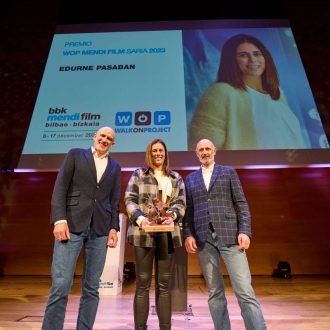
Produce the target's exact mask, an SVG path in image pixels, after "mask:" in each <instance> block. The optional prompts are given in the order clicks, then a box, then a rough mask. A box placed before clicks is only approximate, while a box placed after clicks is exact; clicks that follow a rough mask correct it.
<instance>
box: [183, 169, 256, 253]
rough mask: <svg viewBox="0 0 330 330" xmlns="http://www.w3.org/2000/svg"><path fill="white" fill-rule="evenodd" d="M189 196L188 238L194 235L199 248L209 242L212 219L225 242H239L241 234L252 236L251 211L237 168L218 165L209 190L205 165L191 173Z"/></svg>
mask: <svg viewBox="0 0 330 330" xmlns="http://www.w3.org/2000/svg"><path fill="white" fill-rule="evenodd" d="M186 195H187V209H186V213H185V217H184V237H185V238H186V237H188V236H194V237H195V239H196V242H197V246H198V248H200V249H201V248H203V246H204V244H205V241H206V238H207V234H208V231H209V223H210V222H212V225H213V227H214V230H215V232H216V233H217V236H218V238H219V239H220V241H221V243H223V244H226V245H230V244H237V237H238V234H239V233H244V234H246V235H248V236H251V216H250V211H249V207H248V204H247V201H246V198H245V196H244V192H243V189H242V185H241V182H240V180H239V177H238V175H237V173H236V170H235V169H234V168H232V167H229V166H222V165H218V164H214V169H213V173H212V177H211V181H210V186H209V189H208V190H206V187H205V184H204V179H203V174H202V169H201V168H200V169H199V170H197V171H195V172H192V173H190V174H188V175H187V178H186Z"/></svg>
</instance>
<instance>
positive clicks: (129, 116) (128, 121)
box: [115, 110, 171, 126]
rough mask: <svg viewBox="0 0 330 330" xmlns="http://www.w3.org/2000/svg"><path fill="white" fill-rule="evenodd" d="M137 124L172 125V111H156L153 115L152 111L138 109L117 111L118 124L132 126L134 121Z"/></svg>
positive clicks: (116, 121)
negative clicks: (135, 110)
mask: <svg viewBox="0 0 330 330" xmlns="http://www.w3.org/2000/svg"><path fill="white" fill-rule="evenodd" d="M133 118H134V125H136V126H149V125H151V124H152V123H153V124H154V125H170V124H171V112H170V111H167V110H161V111H155V112H154V113H153V116H152V112H151V111H137V112H135V113H133V112H126V111H125V112H117V113H116V120H115V125H116V126H131V125H132V123H133Z"/></svg>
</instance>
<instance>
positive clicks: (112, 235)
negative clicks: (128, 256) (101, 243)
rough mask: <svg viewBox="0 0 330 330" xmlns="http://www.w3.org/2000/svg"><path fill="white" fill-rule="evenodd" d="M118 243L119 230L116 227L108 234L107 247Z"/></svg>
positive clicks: (113, 246) (112, 246)
mask: <svg viewBox="0 0 330 330" xmlns="http://www.w3.org/2000/svg"><path fill="white" fill-rule="evenodd" d="M117 243H118V236H117V231H116V230H115V229H111V230H110V232H109V236H108V243H107V247H109V248H115V247H116V246H117Z"/></svg>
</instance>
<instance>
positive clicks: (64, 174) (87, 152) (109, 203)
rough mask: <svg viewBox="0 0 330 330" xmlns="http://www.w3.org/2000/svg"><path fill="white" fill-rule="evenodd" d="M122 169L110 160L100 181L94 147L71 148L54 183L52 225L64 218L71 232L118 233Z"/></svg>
mask: <svg viewBox="0 0 330 330" xmlns="http://www.w3.org/2000/svg"><path fill="white" fill-rule="evenodd" d="M120 173H121V169H120V166H119V164H118V163H117V162H116V161H115V160H113V159H112V158H111V157H108V165H107V167H106V169H105V171H104V174H103V176H102V178H101V179H100V181H99V182H97V179H96V167H95V162H94V157H93V154H92V150H91V148H89V149H71V150H70V151H69V152H68V154H67V155H66V157H65V159H64V161H63V163H62V165H61V168H60V171H59V173H58V175H57V179H56V182H55V186H54V190H53V196H52V201H51V223H54V222H55V221H58V220H62V219H65V220H67V221H68V225H69V230H70V232H73V233H80V232H82V231H84V230H85V229H87V228H88V226H89V224H90V222H91V219H93V228H94V229H95V232H96V233H97V234H98V235H104V236H107V235H108V234H109V231H110V229H116V230H119V198H120V188H121V186H120V184H121V183H120V182H121V174H120Z"/></svg>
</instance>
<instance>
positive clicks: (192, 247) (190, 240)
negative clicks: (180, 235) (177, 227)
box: [184, 236, 197, 253]
mask: <svg viewBox="0 0 330 330" xmlns="http://www.w3.org/2000/svg"><path fill="white" fill-rule="evenodd" d="M184 245H185V247H186V250H187V252H188V253H196V252H197V244H196V240H195V238H194V237H193V236H188V237H187V238H186V240H185V242H184Z"/></svg>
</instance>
